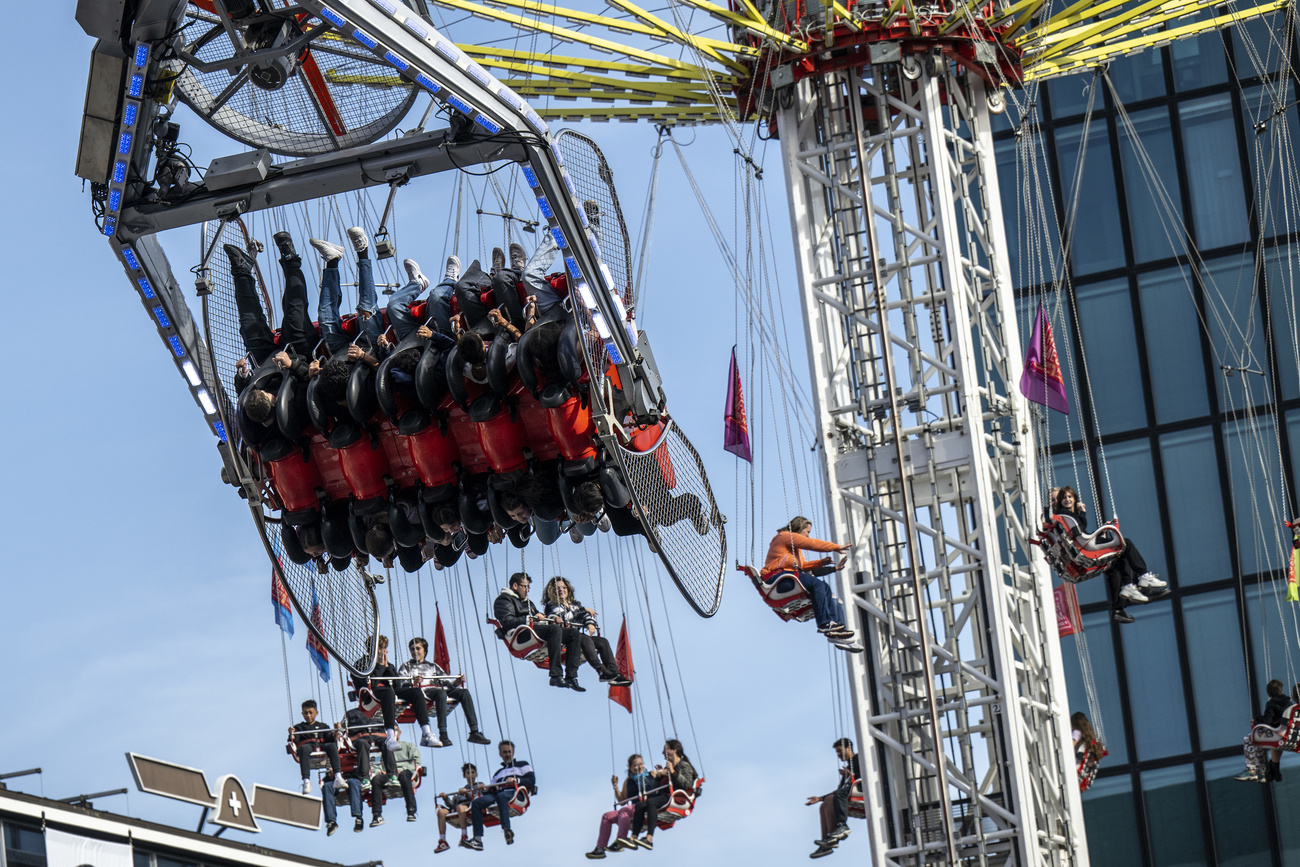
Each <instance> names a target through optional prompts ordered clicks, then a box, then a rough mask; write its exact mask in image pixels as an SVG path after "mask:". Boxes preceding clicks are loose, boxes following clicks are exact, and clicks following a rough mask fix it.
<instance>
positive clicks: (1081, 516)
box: [1052, 503, 1088, 533]
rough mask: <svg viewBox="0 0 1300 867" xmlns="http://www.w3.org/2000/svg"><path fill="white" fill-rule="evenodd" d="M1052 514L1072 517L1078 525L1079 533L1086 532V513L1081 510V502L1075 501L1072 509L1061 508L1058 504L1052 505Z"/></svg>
mask: <svg viewBox="0 0 1300 867" xmlns="http://www.w3.org/2000/svg"><path fill="white" fill-rule="evenodd" d="M1052 514H1054V515H1065V516H1066V517H1068V518H1073V519H1074V521H1075V523H1076V524H1078V525H1079V532H1080V533H1086V532H1088V513H1087V512H1085V511H1084V510H1083V506H1082V504H1080V503H1075V505H1074V508H1073V509H1062V508H1061V507H1060V506H1053V507H1052Z"/></svg>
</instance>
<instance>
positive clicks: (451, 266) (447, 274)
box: [443, 253, 460, 280]
mask: <svg viewBox="0 0 1300 867" xmlns="http://www.w3.org/2000/svg"><path fill="white" fill-rule="evenodd" d="M443 277H444V278H445V279H447V280H459V279H460V257H459V256H457V255H456V254H455V253H453V254H451V255H450V256H448V257H447V269H446V270H445V271H444V272H443Z"/></svg>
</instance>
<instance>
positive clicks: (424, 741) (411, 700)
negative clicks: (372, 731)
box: [352, 635, 442, 750]
mask: <svg viewBox="0 0 1300 867" xmlns="http://www.w3.org/2000/svg"><path fill="white" fill-rule="evenodd" d="M396 677H398V674H397V669H395V668H393V665H392V663H390V662H389V661H388V636H387V635H381V636H379V651H378V654H377V655H376V658H375V668H374V670H373V671H371V672H370V674H369V675H367V676H366V677H355V678H353V679H352V685H353V686H355V687H356V688H357V689H358V690H360V689H361V688H362V687H368V688H369V689H370V691H371V693H372V694H373V695H374V696H375V698H376V699H377V700H378V701H379V707H380V709H381V711H382V713H383V716H384V729H385V731H386V732H387V733H388V740H387V741H385V742H384V746H385V747H387V748H388V749H389V750H394V749H396V748H397V736H396V735H395V734H394V733H395V732H396V731H397V700H398V699H399V698H400V699H401V700H402V701H404V702H406V703H407V704H409V705H410V706H411V708H412V709H413V710H414V711H415V719H416V721H417V722H418V723H419V724H420V746H422V747H440V746H442V744H441V743H440V742H439V741H438V739H437V738H435V737H434V736H433V732H431V731H430V730H429V708H428V705H427V704H425V701H424V692H423V690H419V689H416V688H415V687H413V686H411V684H410V681H402V682H401V683H402V684H404V685H401V686H398V685H396V682H395V681H394V680H393V678H396Z"/></svg>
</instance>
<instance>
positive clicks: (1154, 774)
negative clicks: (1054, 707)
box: [996, 12, 1300, 867]
mask: <svg viewBox="0 0 1300 867" xmlns="http://www.w3.org/2000/svg"><path fill="white" fill-rule="evenodd" d="M1207 14H1210V13H1208V12H1207ZM1283 42H1284V28H1283V20H1282V18H1281V17H1280V16H1277V17H1274V18H1269V19H1263V20H1260V21H1257V22H1255V23H1253V24H1251V25H1250V26H1249V27H1247V28H1245V29H1244V31H1243V32H1242V33H1238V32H1235V31H1228V32H1225V33H1223V34H1222V35H1220V34H1210V35H1206V36H1201V37H1199V38H1197V39H1193V40H1184V41H1181V42H1176V43H1173V44H1172V45H1170V46H1168V47H1166V48H1162V49H1159V50H1157V51H1149V52H1146V53H1144V54H1141V55H1138V56H1135V57H1130V58H1126V59H1124V60H1121V61H1119V62H1116V63H1113V64H1111V66H1110V70H1109V74H1110V77H1111V80H1112V82H1113V84H1114V86H1115V89H1116V92H1117V94H1118V96H1119V99H1120V100H1121V101H1122V102H1123V105H1122V107H1121V106H1118V105H1117V104H1116V102H1115V100H1114V99H1113V98H1112V96H1111V94H1110V93H1109V91H1108V90H1107V88H1106V87H1105V85H1104V84H1101V83H1099V84H1098V88H1097V91H1096V92H1095V94H1094V95H1093V96H1094V110H1093V113H1092V115H1091V118H1090V119H1087V120H1085V114H1086V111H1087V107H1088V103H1089V88H1090V86H1091V83H1092V81H1093V75H1092V73H1091V72H1089V73H1087V74H1085V75H1080V76H1074V77H1071V78H1066V79H1061V80H1056V81H1052V82H1049V83H1048V84H1047V85H1046V86H1045V87H1043V88H1042V90H1041V91H1040V92H1039V94H1038V97H1037V102H1038V105H1037V108H1038V119H1039V120H1040V121H1041V122H1040V123H1039V124H1038V126H1037V127H1036V128H1030V127H1028V126H1026V127H1025V128H1024V129H1021V130H1016V129H1014V125H1015V124H1017V123H1019V118H1017V117H1016V116H1015V109H1014V107H1012V108H1011V109H1010V110H1008V112H1007V113H1006V114H1005V115H1003V116H1002V117H1001V118H999V120H998V126H997V129H998V132H997V141H996V153H997V159H998V164H999V176H1000V183H1001V188H1002V202H1003V208H1004V212H1005V215H1006V221H1007V234H1008V245H1009V247H1010V248H1011V250H1010V261H1011V262H1012V263H1013V266H1012V267H1013V276H1014V279H1015V281H1016V285H1017V292H1018V294H1019V296H1020V298H1021V303H1020V305H1019V314H1020V317H1021V335H1022V340H1026V339H1027V338H1028V333H1029V328H1030V326H1031V324H1032V321H1031V320H1032V317H1033V313H1034V310H1035V307H1036V304H1037V301H1038V298H1040V297H1042V295H1043V287H1044V286H1047V287H1048V288H1049V289H1050V284H1051V282H1052V275H1051V267H1052V265H1051V261H1050V260H1051V259H1052V258H1053V257H1054V258H1055V261H1057V262H1059V261H1060V257H1061V253H1060V245H1059V238H1060V237H1061V235H1062V234H1064V227H1065V225H1066V220H1067V215H1068V214H1069V212H1070V210H1071V208H1072V207H1077V213H1078V217H1077V220H1076V228H1075V232H1074V237H1073V241H1072V245H1071V249H1070V251H1069V254H1068V257H1067V259H1066V262H1067V265H1068V269H1069V270H1068V278H1069V279H1068V280H1067V281H1066V284H1067V286H1068V289H1067V290H1066V291H1065V292H1064V295H1065V298H1064V304H1065V306H1064V308H1063V311H1062V313H1061V314H1060V315H1058V316H1057V317H1056V321H1055V322H1054V330H1055V337H1056V345H1057V349H1058V352H1059V353H1060V356H1061V362H1062V367H1063V370H1064V372H1065V374H1066V378H1067V390H1068V391H1069V392H1070V399H1071V404H1072V406H1073V408H1074V411H1073V413H1072V414H1071V416H1070V417H1069V418H1068V419H1067V418H1066V417H1064V416H1060V415H1058V414H1054V413H1053V414H1051V415H1052V416H1053V417H1052V419H1051V421H1050V428H1049V431H1048V436H1047V438H1046V439H1047V441H1048V442H1049V443H1050V452H1051V456H1050V466H1051V473H1052V476H1053V482H1054V484H1057V485H1060V484H1069V485H1073V486H1074V487H1075V488H1077V489H1078V490H1079V491H1080V493H1081V497H1082V499H1083V500H1084V502H1085V503H1087V504H1088V505H1089V515H1090V518H1091V521H1092V526H1093V527H1095V526H1096V516H1097V512H1098V510H1100V511H1101V512H1102V513H1103V514H1104V515H1105V516H1107V517H1111V516H1115V517H1118V518H1119V520H1120V525H1121V529H1122V530H1123V532H1124V534H1125V536H1126V537H1128V538H1130V539H1131V540H1133V542H1134V543H1135V544H1137V545H1139V547H1140V549H1141V551H1142V554H1143V556H1144V557H1145V558H1146V560H1147V562H1148V564H1149V566H1150V567H1151V568H1152V569H1153V570H1154V571H1156V572H1158V573H1159V574H1160V575H1161V576H1162V577H1164V578H1165V579H1166V580H1168V582H1169V584H1170V587H1171V588H1172V591H1173V592H1172V595H1171V596H1170V597H1169V598H1168V599H1167V600H1162V601H1159V602H1156V603H1154V604H1151V605H1149V606H1132V607H1130V608H1129V611H1130V613H1132V614H1133V615H1134V616H1135V617H1136V618H1137V622H1136V623H1134V624H1131V625H1126V626H1120V625H1116V624H1113V623H1112V622H1111V620H1110V611H1109V603H1108V602H1107V599H1106V592H1105V587H1104V582H1103V580H1102V579H1096V580H1093V581H1089V582H1085V583H1084V584H1080V585H1079V586H1078V590H1079V599H1080V603H1081V604H1082V606H1083V612H1084V625H1085V630H1086V640H1087V647H1088V658H1089V659H1090V661H1091V666H1092V671H1093V674H1094V676H1095V679H1096V690H1097V695H1098V698H1099V700H1100V707H1101V716H1102V723H1103V725H1104V728H1105V734H1106V740H1107V744H1106V746H1107V748H1108V749H1109V752H1110V754H1109V756H1108V757H1107V758H1106V760H1105V761H1103V763H1102V766H1101V767H1102V770H1101V773H1100V776H1099V777H1098V779H1097V781H1096V783H1095V785H1094V786H1093V787H1092V788H1091V790H1089V791H1088V792H1087V793H1086V794H1085V796H1084V812H1085V818H1086V821H1087V832H1088V841H1089V845H1090V848H1091V853H1092V863H1093V864H1104V865H1106V867H1127V865H1134V867H1174V865H1178V867H1184V865H1212V864H1219V865H1242V867H1246V865H1250V867H1258V865H1268V864H1276V865H1288V864H1294V865H1300V813H1298V812H1297V811H1300V762H1294V759H1292V758H1290V757H1287V758H1284V760H1283V771H1284V774H1285V775H1286V780H1285V782H1283V783H1278V784H1274V785H1272V786H1263V785H1258V784H1248V783H1241V782H1237V781H1235V780H1233V779H1232V777H1233V775H1235V774H1237V773H1240V771H1241V770H1242V767H1243V762H1242V755H1241V741H1242V738H1243V737H1244V736H1245V735H1246V734H1247V733H1248V723H1249V719H1250V717H1251V716H1252V715H1253V714H1255V713H1258V712H1259V710H1260V707H1261V705H1262V702H1263V687H1264V684H1265V683H1266V682H1267V680H1268V679H1269V678H1274V677H1276V678H1278V679H1280V680H1283V681H1284V682H1286V681H1292V682H1294V681H1296V680H1300V647H1297V636H1298V633H1297V615H1296V610H1295V608H1296V607H1295V605H1294V604H1293V603H1286V602H1284V601H1283V600H1282V598H1281V594H1282V593H1283V588H1284V582H1285V579H1286V572H1285V570H1286V564H1287V559H1286V558H1287V552H1288V550H1289V548H1290V535H1289V531H1287V530H1286V529H1285V528H1284V527H1283V526H1282V522H1283V521H1284V520H1286V519H1287V518H1289V517H1290V516H1292V515H1296V514H1300V504H1298V503H1297V502H1296V490H1295V487H1296V486H1295V482H1294V480H1295V479H1296V475H1295V471H1296V468H1297V466H1298V465H1300V354H1298V353H1297V345H1298V342H1297V322H1298V321H1300V306H1298V296H1297V293H1296V292H1295V289H1294V283H1295V280H1296V279H1297V277H1298V276H1300V246H1297V245H1300V235H1297V231H1296V230H1297V227H1300V207H1298V204H1300V195H1298V194H1297V187H1296V181H1297V164H1298V161H1297V152H1296V149H1297V142H1298V141H1300V137H1298V135H1297V134H1300V118H1298V117H1297V109H1296V105H1295V102H1296V86H1295V81H1294V80H1293V76H1291V75H1288V76H1287V77H1286V78H1285V79H1284V80H1282V81H1280V82H1279V79H1278V75H1277V71H1278V70H1279V68H1281V67H1282V66H1283V64H1282V62H1281V60H1282V57H1283V51H1284V50H1285V52H1286V53H1287V56H1289V57H1290V60H1289V62H1287V63H1286V64H1285V66H1286V67H1287V68H1288V69H1294V68H1295V66H1294V64H1295V62H1296V57H1295V55H1294V52H1295V46H1294V44H1293V41H1292V40H1289V39H1285V42H1286V44H1285V45H1284V44H1283ZM1279 87H1280V88H1281V89H1280V90H1279ZM1018 96H1019V97H1020V98H1021V101H1022V102H1023V101H1024V94H1023V93H1022V94H1019V95H1018ZM1274 100H1277V101H1276V102H1274ZM1125 116H1127V118H1128V120H1129V121H1131V125H1132V128H1131V129H1130V128H1129V125H1128V123H1127V122H1126V121H1125V120H1124V118H1125ZM1261 123H1262V124H1263V125H1262V126H1260V124H1261ZM1085 140H1086V144H1087V149H1086V156H1085V157H1084V159H1083V161H1082V162H1083V164H1082V167H1080V165H1079V163H1080V145H1081V143H1083V142H1084V141H1085ZM1018 142H1020V143H1022V144H1021V151H1022V154H1021V156H1020V157H1019V158H1018V156H1017V143H1018ZM1025 142H1029V143H1030V145H1031V147H1032V150H1033V153H1034V157H1033V159H1032V160H1030V159H1028V158H1027V157H1026V156H1025V155H1024V153H1023V151H1024V150H1025V148H1024V143H1025ZM1035 174H1036V175H1037V176H1038V177H1039V179H1040V181H1041V183H1040V184H1039V186H1038V187H1037V188H1040V189H1042V190H1044V192H1043V194H1042V195H1043V196H1044V197H1045V198H1046V197H1047V196H1048V195H1049V194H1048V193H1047V190H1049V189H1050V197H1051V200H1050V201H1045V202H1044V207H1045V209H1046V213H1048V214H1050V215H1052V218H1053V219H1054V220H1055V222H1056V225H1055V226H1052V227H1050V228H1042V227H1039V228H1037V229H1034V228H1030V227H1029V226H1028V225H1027V223H1026V219H1025V210H1024V209H1025V208H1029V207H1038V205H1037V204H1035V202H1034V199H1035V198H1036V197H1037V195H1038V193H1037V192H1035V191H1034V190H1035V183H1034V177H1035ZM1049 182H1050V187H1049V186H1048V183H1049ZM1076 184H1077V187H1078V188H1077V190H1076V189H1075V186H1076ZM1027 190H1028V191H1029V192H1028V193H1027V192H1026V191H1027ZM1076 202H1077V205H1076V204H1075V203H1076ZM1288 229H1289V231H1288ZM1187 238H1190V239H1191V241H1192V242H1193V244H1194V246H1195V253H1194V254H1192V255H1189V253H1188V250H1187V244H1186V241H1185V239H1187ZM1035 249H1038V250H1045V251H1050V252H1044V253H1042V254H1040V255H1038V256H1037V257H1036V258H1035V257H1033V256H1028V257H1027V256H1026V253H1027V252H1028V253H1032V252H1033V251H1034V250H1035ZM1085 369H1086V371H1087V374H1088V376H1087V377H1086V378H1085V377H1084V375H1083V373H1084V370H1085ZM1085 430H1086V431H1087V435H1086V436H1085V435H1084V431H1085ZM1288 648H1289V650H1288ZM1062 650H1063V654H1064V656H1065V669H1066V679H1067V683H1068V688H1069V698H1070V703H1071V709H1072V710H1083V711H1085V712H1087V709H1088V704H1087V699H1086V693H1085V690H1084V680H1083V674H1082V671H1083V667H1082V666H1081V664H1080V659H1079V646H1078V644H1077V643H1076V640H1075V639H1074V638H1065V639H1063V640H1062ZM1291 762H1294V764H1292V763H1291Z"/></svg>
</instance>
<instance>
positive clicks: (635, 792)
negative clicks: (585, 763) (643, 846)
mask: <svg viewBox="0 0 1300 867" xmlns="http://www.w3.org/2000/svg"><path fill="white" fill-rule="evenodd" d="M609 781H610V783H611V784H613V786H614V801H615V803H614V809H612V810H609V811H607V812H606V813H605V815H603V816H601V817H600V832H599V833H598V834H597V835H596V848H595V849H592V850H591V851H590V852H588V853H587V857H588V858H591V859H593V860H594V859H597V858H604V857H605V850H606V849H613V850H614V851H615V852H617V851H618V850H619V849H635V848H636V844H635V843H629V842H628V833H629V831H628V829H629V828H631V827H632V813H633V812H634V811H635V810H636V805H637V804H638V803H640V801H641V799H643V798H644V797H645V794H646V792H647V791H649V790H650V774H648V773H647V772H646V769H645V762H644V761H643V760H642V759H641V756H640V755H638V754H637V753H633V754H632V755H630V756H628V757H627V778H626V779H625V780H624V781H623V788H621V789H620V788H619V787H618V774H615V775H614V776H612V777H610V779H609ZM615 825H617V826H618V836H616V837H615V838H614V841H613V842H612V843H611V842H609V831H610V829H611V828H613V827H614V826H615Z"/></svg>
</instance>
